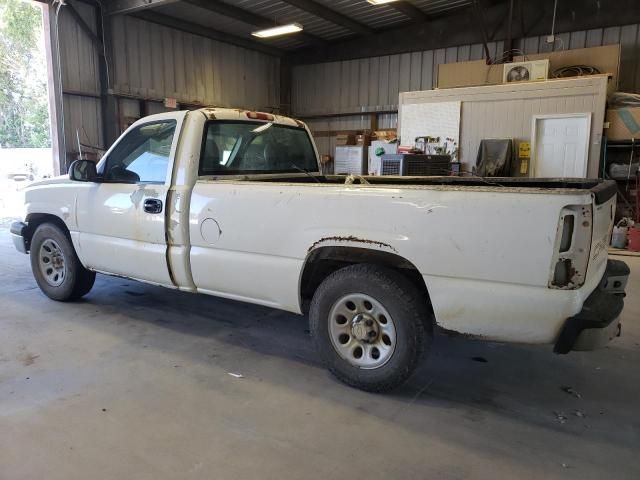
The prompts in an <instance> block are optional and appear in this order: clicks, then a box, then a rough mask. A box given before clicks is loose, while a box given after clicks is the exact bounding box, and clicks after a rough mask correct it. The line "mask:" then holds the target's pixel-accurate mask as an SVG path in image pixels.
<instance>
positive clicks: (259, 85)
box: [113, 16, 280, 110]
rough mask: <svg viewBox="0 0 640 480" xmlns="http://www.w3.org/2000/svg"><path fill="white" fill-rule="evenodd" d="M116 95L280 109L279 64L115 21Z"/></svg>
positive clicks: (233, 48)
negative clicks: (170, 98)
mask: <svg viewBox="0 0 640 480" xmlns="http://www.w3.org/2000/svg"><path fill="white" fill-rule="evenodd" d="M113 58H114V76H113V78H114V85H113V88H114V90H115V92H117V93H120V94H126V95H133V96H136V97H145V98H155V99H162V98H165V97H172V98H176V99H178V101H179V102H182V103H187V104H203V105H219V106H234V107H247V108H259V109H262V110H265V109H271V108H274V107H279V101H280V97H279V88H280V80H279V73H280V72H279V60H278V59H277V58H275V57H271V56H268V55H265V54H262V53H259V52H255V51H252V50H247V49H244V48H241V47H236V46H233V45H229V44H225V43H221V42H216V41H214V40H210V39H208V38H203V37H199V36H196V35H191V34H188V33H184V32H180V31H177V30H173V29H170V28H167V27H163V26H160V25H156V24H153V23H148V22H145V21H142V20H138V19H136V18H132V17H126V16H119V17H115V18H114V19H113Z"/></svg>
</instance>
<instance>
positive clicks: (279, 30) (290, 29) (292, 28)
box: [251, 23, 302, 38]
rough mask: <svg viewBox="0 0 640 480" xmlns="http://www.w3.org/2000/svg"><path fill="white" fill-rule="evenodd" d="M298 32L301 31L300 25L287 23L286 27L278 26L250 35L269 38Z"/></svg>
mask: <svg viewBox="0 0 640 480" xmlns="http://www.w3.org/2000/svg"><path fill="white" fill-rule="evenodd" d="M300 31H302V25H300V24H299V23H288V24H287V25H278V26H277V27H272V28H265V29H264V30H258V31H256V32H252V33H251V35H253V36H254V37H258V38H269V37H277V36H279V35H287V34H289V33H296V32H300Z"/></svg>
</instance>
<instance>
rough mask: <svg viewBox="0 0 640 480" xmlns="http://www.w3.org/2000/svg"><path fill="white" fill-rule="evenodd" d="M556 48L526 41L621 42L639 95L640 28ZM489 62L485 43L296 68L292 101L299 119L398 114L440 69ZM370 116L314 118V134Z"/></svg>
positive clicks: (388, 124) (499, 47)
mask: <svg viewBox="0 0 640 480" xmlns="http://www.w3.org/2000/svg"><path fill="white" fill-rule="evenodd" d="M557 37H558V39H557V40H556V43H555V45H553V46H552V45H550V44H547V43H546V42H545V37H544V36H539V37H530V38H525V39H521V40H519V41H518V42H517V44H516V47H517V48H519V49H521V50H523V51H524V53H525V54H534V53H542V52H548V51H551V50H552V49H555V50H562V49H573V48H585V47H596V46H601V45H611V44H616V43H620V44H621V59H620V77H619V90H621V91H627V92H640V25H626V26H619V27H609V28H599V29H593V30H588V31H579V32H573V33H562V34H559V35H557ZM489 51H490V53H491V56H492V57H496V56H500V55H502V52H503V51H504V43H503V42H492V43H490V44H489ZM482 58H484V49H483V47H482V45H481V44H474V45H464V46H459V47H451V48H442V49H438V50H427V51H423V52H413V53H405V54H398V55H388V56H382V57H372V58H364V59H358V60H348V61H342V62H329V63H321V64H311V65H300V66H297V67H295V68H294V69H293V87H292V88H293V91H292V102H293V112H294V115H296V116H299V117H305V116H314V115H324V116H326V115H332V114H344V113H355V112H380V111H383V112H390V111H393V110H397V103H398V95H399V93H400V92H406V91H415V90H429V89H432V88H435V87H436V82H437V78H438V65H439V64H442V63H455V62H464V61H468V60H480V59H482ZM368 121H369V117H368V116H366V115H365V116H362V115H353V116H344V117H335V118H323V119H321V120H317V119H309V120H308V123H309V126H310V128H311V129H312V130H315V131H325V130H341V129H345V130H347V129H366V128H370V127H369V124H368V123H367V122H368ZM396 126H397V114H395V113H384V114H380V115H378V128H395V127H396ZM318 148H319V150H320V153H321V154H332V152H333V151H334V149H335V138H334V137H323V138H319V139H318Z"/></svg>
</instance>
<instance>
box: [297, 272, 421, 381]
mask: <svg viewBox="0 0 640 480" xmlns="http://www.w3.org/2000/svg"><path fill="white" fill-rule="evenodd" d="M426 301H427V299H426V298H424V297H423V296H422V295H421V293H420V291H419V290H418V289H417V288H416V287H415V286H414V285H413V284H411V282H409V281H408V280H407V279H406V278H405V277H404V276H402V275H401V274H400V273H398V272H396V271H394V270H391V269H388V268H384V267H380V266H377V265H367V264H361V265H353V266H349V267H345V268H343V269H340V270H338V271H337V272H334V273H333V274H331V275H330V276H329V277H327V279H326V280H325V281H324V282H323V283H322V284H321V285H320V287H318V290H317V291H316V293H315V295H314V297H313V300H312V302H311V309H310V314H309V320H310V325H311V328H310V329H311V334H312V335H313V337H314V342H315V344H316V348H317V350H318V352H319V354H320V355H321V357H322V359H323V360H324V362H325V363H326V365H327V367H328V368H329V370H330V371H331V372H332V373H333V374H334V375H335V376H336V377H338V379H340V380H341V381H343V382H344V383H346V384H348V385H351V386H353V387H356V388H359V389H362V390H366V391H371V392H383V391H388V390H391V389H393V388H395V387H397V386H399V385H401V384H402V383H403V382H404V381H405V380H406V379H407V378H408V377H409V376H410V375H411V373H412V372H413V371H414V370H415V368H416V366H417V365H418V363H419V360H420V357H421V355H422V352H423V350H424V347H425V344H426V343H427V341H428V340H430V338H431V318H430V316H429V314H428V310H427V308H426Z"/></svg>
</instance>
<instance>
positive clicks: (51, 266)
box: [38, 238, 67, 287]
mask: <svg viewBox="0 0 640 480" xmlns="http://www.w3.org/2000/svg"><path fill="white" fill-rule="evenodd" d="M38 265H39V266H40V272H41V273H42V276H43V278H44V279H45V281H46V282H47V283H48V284H49V285H51V286H52V287H59V286H60V285H61V284H62V282H64V279H65V277H66V276H67V267H66V263H65V259H64V254H63V253H62V249H61V248H60V245H58V243H57V242H56V241H55V240H52V239H50V238H47V239H46V240H45V241H44V242H42V245H40V252H39V255H38Z"/></svg>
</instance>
